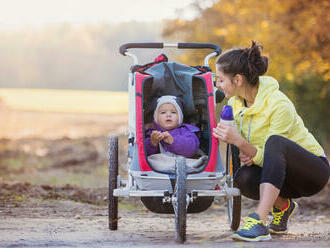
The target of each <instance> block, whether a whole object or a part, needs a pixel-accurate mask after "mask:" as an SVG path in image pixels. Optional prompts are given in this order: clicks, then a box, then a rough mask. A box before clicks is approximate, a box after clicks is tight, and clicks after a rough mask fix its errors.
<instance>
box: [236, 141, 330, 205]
mask: <svg viewBox="0 0 330 248" xmlns="http://www.w3.org/2000/svg"><path fill="white" fill-rule="evenodd" d="M329 174H330V166H329V162H328V160H327V159H326V158H325V157H318V156H316V155H314V154H312V153H310V152H309V151H307V150H305V149H304V148H302V147H301V146H299V145H297V144H296V143H294V142H292V141H291V140H289V139H287V138H284V137H282V136H278V135H273V136H271V137H269V139H268V140H267V142H266V144H265V152H264V162H263V167H262V168H261V167H259V166H257V165H252V166H242V167H241V168H240V169H239V170H238V171H237V173H236V175H235V178H234V182H235V184H236V187H238V188H239V189H240V190H241V193H242V195H244V196H246V197H248V198H251V199H254V200H259V186H260V184H261V183H271V184H272V185H274V186H275V187H276V188H278V189H279V190H280V196H281V197H284V198H299V197H302V196H311V195H314V194H316V193H318V192H319V191H321V190H322V188H323V187H324V186H325V185H326V184H327V182H328V179H329Z"/></svg>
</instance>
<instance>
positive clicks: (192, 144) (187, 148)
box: [145, 122, 200, 158]
mask: <svg viewBox="0 0 330 248" xmlns="http://www.w3.org/2000/svg"><path fill="white" fill-rule="evenodd" d="M154 126H155V128H150V129H148V130H147V131H146V137H147V138H146V140H145V145H146V150H147V155H148V156H149V155H152V154H156V153H159V145H157V146H153V145H152V144H151V139H150V135H151V133H152V131H154V130H157V131H161V132H166V130H165V129H164V128H162V127H161V126H159V125H158V124H157V123H156V122H154ZM168 132H169V133H170V134H171V135H172V137H173V139H174V142H173V143H172V144H168V143H166V142H165V141H163V140H161V141H160V143H161V144H162V146H163V148H164V150H165V151H168V152H172V153H175V154H177V155H181V156H184V157H187V158H190V157H192V156H194V155H195V153H196V152H197V151H198V148H199V139H198V136H199V132H200V129H199V128H198V127H196V126H193V125H190V124H185V123H182V124H180V125H179V126H178V127H177V128H174V129H172V130H169V131H168Z"/></svg>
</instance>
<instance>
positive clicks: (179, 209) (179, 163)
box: [173, 158, 187, 244]
mask: <svg viewBox="0 0 330 248" xmlns="http://www.w3.org/2000/svg"><path fill="white" fill-rule="evenodd" d="M175 167H176V184H175V190H174V196H175V197H176V201H175V202H174V203H173V208H174V212H175V230H176V236H175V239H176V242H177V243H180V244H182V243H183V242H185V241H186V222H187V199H186V198H187V189H186V182H187V175H186V162H185V159H184V158H178V159H176V161H175Z"/></svg>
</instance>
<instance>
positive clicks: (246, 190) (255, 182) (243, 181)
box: [234, 165, 261, 200]
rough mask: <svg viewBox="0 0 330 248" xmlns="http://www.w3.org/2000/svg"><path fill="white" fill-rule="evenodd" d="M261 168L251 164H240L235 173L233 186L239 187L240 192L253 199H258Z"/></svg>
mask: <svg viewBox="0 0 330 248" xmlns="http://www.w3.org/2000/svg"><path fill="white" fill-rule="evenodd" d="M260 176H261V168H260V167H258V166H256V165H252V166H242V167H241V168H240V169H239V170H238V171H237V172H236V174H235V177H234V186H235V187H237V188H239V189H240V191H241V194H242V195H244V196H246V197H248V198H251V199H254V200H258V199H259V185H260Z"/></svg>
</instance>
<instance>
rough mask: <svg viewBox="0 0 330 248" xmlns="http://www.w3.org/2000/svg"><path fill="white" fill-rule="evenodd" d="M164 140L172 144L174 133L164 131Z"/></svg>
mask: <svg viewBox="0 0 330 248" xmlns="http://www.w3.org/2000/svg"><path fill="white" fill-rule="evenodd" d="M163 134H164V141H165V142H166V143H167V144H170V145H171V144H172V143H173V142H174V138H173V137H172V135H171V134H170V133H169V132H164V133H163Z"/></svg>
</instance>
